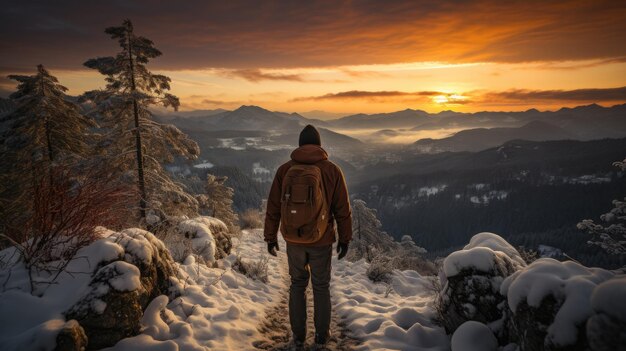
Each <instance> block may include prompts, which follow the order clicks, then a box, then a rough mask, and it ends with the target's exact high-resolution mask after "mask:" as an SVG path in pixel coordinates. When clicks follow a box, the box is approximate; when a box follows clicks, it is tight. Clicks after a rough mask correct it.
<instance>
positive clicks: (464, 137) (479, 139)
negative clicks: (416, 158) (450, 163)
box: [412, 121, 576, 153]
mask: <svg viewBox="0 0 626 351" xmlns="http://www.w3.org/2000/svg"><path fill="white" fill-rule="evenodd" d="M564 139H576V135H575V134H572V133H570V132H568V131H566V130H565V129H563V128H560V127H557V126H554V125H552V124H550V123H546V122H542V121H532V122H530V123H528V124H525V125H523V126H521V127H513V128H512V127H501V128H474V129H466V130H462V131H460V132H458V133H456V134H454V135H452V136H450V137H447V138H441V139H430V138H427V139H420V140H418V141H416V142H415V143H414V144H413V145H412V146H413V148H415V149H416V150H419V151H420V152H430V153H432V152H444V151H480V150H484V149H488V148H491V147H495V146H499V145H502V144H504V143H505V142H507V141H510V140H529V141H545V140H564Z"/></svg>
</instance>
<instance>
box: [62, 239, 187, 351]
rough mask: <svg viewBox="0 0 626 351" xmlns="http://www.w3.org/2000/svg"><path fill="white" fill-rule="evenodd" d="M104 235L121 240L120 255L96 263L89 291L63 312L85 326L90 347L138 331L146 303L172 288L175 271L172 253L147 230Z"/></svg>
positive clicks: (106, 344) (116, 241) (114, 340)
mask: <svg viewBox="0 0 626 351" xmlns="http://www.w3.org/2000/svg"><path fill="white" fill-rule="evenodd" d="M102 240H111V241H114V242H115V243H117V244H118V245H120V246H121V247H122V248H123V253H122V254H121V257H119V258H118V260H116V261H113V262H108V263H107V262H102V263H100V264H99V265H100V267H99V268H98V269H97V270H96V273H95V274H94V276H93V278H92V279H91V282H90V283H89V290H88V292H87V293H86V294H85V295H84V296H83V297H82V298H81V299H80V300H79V301H78V302H77V303H76V304H75V305H74V306H72V307H71V308H70V309H69V310H68V311H67V312H66V313H65V316H66V318H67V319H68V320H69V319H75V320H76V321H77V322H78V323H79V324H80V326H81V327H82V328H83V330H84V332H85V334H86V335H87V338H88V343H87V349H91V350H93V349H100V348H104V347H110V346H113V345H115V344H116V343H117V342H118V341H119V340H121V339H123V338H126V337H130V336H134V335H137V334H138V333H139V331H140V329H141V318H142V316H143V311H144V310H145V308H146V306H147V305H148V303H149V302H150V301H151V300H153V299H154V298H155V297H157V296H159V295H168V296H170V297H173V293H174V292H173V291H170V276H173V275H174V272H175V271H174V268H173V261H172V258H171V256H170V254H169V251H168V250H167V249H166V248H165V246H164V245H163V243H162V242H161V241H160V240H158V239H157V238H156V237H155V236H154V235H152V234H151V233H150V232H147V231H145V230H141V229H127V230H124V231H122V232H118V233H113V234H111V235H110V236H109V237H108V238H106V239H102Z"/></svg>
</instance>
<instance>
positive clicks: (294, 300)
mask: <svg viewBox="0 0 626 351" xmlns="http://www.w3.org/2000/svg"><path fill="white" fill-rule="evenodd" d="M321 145H322V144H321V139H320V134H319V132H318V131H317V129H315V127H313V126H312V125H307V126H306V127H304V129H303V130H302V132H301V133H300V140H299V147H298V148H297V149H295V150H294V151H293V152H292V153H291V161H289V162H287V163H285V164H283V165H282V166H280V167H279V168H278V170H277V171H276V176H275V177H274V182H273V183H272V188H271V190H270V194H269V197H268V200H267V212H266V216H265V229H264V235H265V241H266V242H267V250H268V252H269V253H270V254H272V255H274V256H276V250H279V247H278V241H277V232H278V229H279V226H280V231H281V234H282V235H283V237H284V238H285V241H287V258H288V263H289V275H290V276H291V287H290V289H289V321H290V323H291V330H292V332H293V338H294V343H295V345H296V346H297V347H302V346H303V345H304V341H305V339H306V319H307V313H306V295H305V291H306V288H307V286H308V284H309V278H311V281H312V283H313V302H314V306H315V313H314V319H315V343H316V344H317V345H318V347H323V345H324V344H326V343H327V341H328V339H329V337H330V332H329V327H330V313H331V306H330V290H329V287H330V269H331V257H332V245H333V243H334V242H335V240H336V239H335V223H334V222H335V221H336V222H337V232H338V234H339V243H338V244H337V253H338V258H339V259H342V258H343V257H344V256H345V255H346V253H347V252H348V244H349V243H350V240H351V239H352V212H351V209H350V201H349V198H348V189H347V187H346V182H345V179H344V176H343V173H342V172H341V169H340V168H339V167H338V166H337V165H335V164H334V163H332V162H331V161H329V160H328V154H327V153H326V151H325V150H324V149H322V147H321ZM311 166H314V167H311ZM318 169H319V170H318ZM316 177H320V178H321V179H320V181H319V185H320V186H319V189H321V190H319V191H317V188H318V187H317V184H318V182H316ZM306 182H309V183H306ZM303 184H307V185H306V187H304V188H303ZM298 187H300V188H298ZM298 189H304V190H302V191H298ZM316 194H320V195H316ZM322 194H323V195H322ZM298 196H300V197H302V201H300V202H298V201H299V200H298V199H297V197H298ZM317 196H319V197H321V199H318V198H316V197H317ZM298 206H301V207H298ZM307 206H308V207H307ZM314 208H318V209H319V211H318V210H313V211H311V210H310V209H314ZM301 209H302V210H301ZM300 212H306V214H300ZM295 216H302V217H298V218H296V217H295ZM292 217H293V218H292ZM302 218H308V219H304V220H303V219H302ZM298 220H300V222H298ZM294 223H297V224H294Z"/></svg>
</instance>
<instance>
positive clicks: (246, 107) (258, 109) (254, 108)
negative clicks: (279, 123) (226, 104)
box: [233, 105, 271, 113]
mask: <svg viewBox="0 0 626 351" xmlns="http://www.w3.org/2000/svg"><path fill="white" fill-rule="evenodd" d="M236 111H240V112H270V113H271V111H269V110H266V109H264V108H263V107H260V106H256V105H241V106H239V108H238V109H236V110H234V111H233V112H236Z"/></svg>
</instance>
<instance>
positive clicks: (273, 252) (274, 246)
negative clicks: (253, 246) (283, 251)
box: [267, 241, 280, 256]
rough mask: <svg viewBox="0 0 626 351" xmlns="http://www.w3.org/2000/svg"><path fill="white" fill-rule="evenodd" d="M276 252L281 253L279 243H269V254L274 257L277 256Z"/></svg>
mask: <svg viewBox="0 0 626 351" xmlns="http://www.w3.org/2000/svg"><path fill="white" fill-rule="evenodd" d="M276 251H280V249H279V248H278V241H274V242H270V243H267V252H269V253H270V255H272V256H276Z"/></svg>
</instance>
